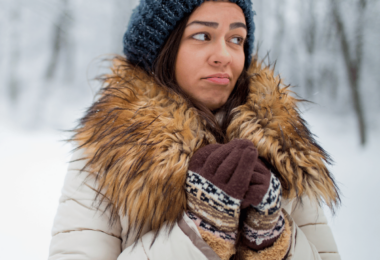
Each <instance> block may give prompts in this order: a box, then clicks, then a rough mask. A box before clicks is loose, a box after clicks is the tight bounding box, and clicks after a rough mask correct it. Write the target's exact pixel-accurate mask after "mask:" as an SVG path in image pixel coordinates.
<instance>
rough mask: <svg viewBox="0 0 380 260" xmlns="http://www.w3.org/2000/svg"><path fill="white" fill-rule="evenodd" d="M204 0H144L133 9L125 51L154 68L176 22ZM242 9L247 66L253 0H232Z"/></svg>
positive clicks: (144, 66)
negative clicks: (244, 20) (245, 36)
mask: <svg viewBox="0 0 380 260" xmlns="http://www.w3.org/2000/svg"><path fill="white" fill-rule="evenodd" d="M203 2H204V1H203V0H141V1H140V4H139V5H138V6H137V7H136V8H135V9H134V10H133V13H132V16H131V18H130V21H129V24H128V29H127V31H126V33H125V35H124V39H123V42H124V54H125V55H126V57H127V59H128V60H129V61H131V62H132V63H135V64H138V65H139V66H141V67H142V68H144V69H145V70H146V71H148V72H149V71H151V70H152V66H153V63H154V61H155V59H156V58H157V56H158V54H159V52H160V50H161V48H162V46H163V45H164V43H165V41H166V39H167V38H168V37H169V35H170V33H171V32H172V31H173V30H174V28H175V26H176V25H177V23H178V22H179V21H180V20H181V19H182V18H183V17H185V15H187V14H190V13H191V12H192V11H193V10H194V9H195V8H196V7H198V6H199V5H201V4H202V3H203ZM230 2H232V3H236V4H237V5H238V6H240V8H241V9H242V10H243V13H244V16H245V19H246V25H247V30H248V32H247V41H246V44H245V46H244V51H245V67H246V68H248V66H249V64H250V63H251V59H252V51H253V42H254V31H255V24H254V22H253V16H254V14H255V13H254V12H253V10H252V3H251V1H250V0H230Z"/></svg>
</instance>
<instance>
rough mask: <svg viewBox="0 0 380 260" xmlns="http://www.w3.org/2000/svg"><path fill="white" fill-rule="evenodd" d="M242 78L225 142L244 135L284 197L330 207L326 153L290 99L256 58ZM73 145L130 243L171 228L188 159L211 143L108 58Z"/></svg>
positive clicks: (193, 114)
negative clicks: (241, 100) (124, 223)
mask: <svg viewBox="0 0 380 260" xmlns="http://www.w3.org/2000/svg"><path fill="white" fill-rule="evenodd" d="M250 73H254V75H255V76H254V77H253V79H252V82H251V84H252V85H251V90H250V91H251V93H250V95H249V97H248V101H247V103H246V104H245V105H243V106H240V107H238V108H236V109H235V110H234V113H235V114H234V117H233V120H232V122H231V124H230V126H229V127H228V129H227V134H228V137H229V138H230V140H232V139H234V138H246V139H249V140H251V141H252V142H253V143H254V144H255V145H256V146H257V147H258V150H259V154H260V156H262V157H263V158H265V159H266V160H267V161H268V162H270V163H271V164H272V165H273V166H274V168H275V169H276V170H277V171H278V172H279V174H280V177H281V179H282V184H283V188H284V191H285V195H286V197H288V198H292V197H295V196H298V197H300V196H301V195H303V194H304V193H306V194H307V195H309V196H310V197H311V198H315V199H317V200H318V201H321V200H325V201H326V202H327V203H328V204H329V205H330V206H331V205H332V204H333V202H337V201H338V200H339V197H338V192H337V190H336V187H335V184H334V182H333V180H332V178H331V175H330V173H329V172H328V170H327V168H326V166H325V164H324V161H328V156H327V154H326V153H325V152H324V151H323V150H322V148H320V147H319V146H318V145H317V144H316V143H315V142H314V140H313V138H312V135H311V134H310V132H309V131H308V129H307V128H306V126H305V123H304V121H303V120H302V119H301V118H300V116H299V113H298V112H297V108H296V103H297V100H296V99H295V98H293V97H291V96H290V91H289V90H288V89H287V88H280V85H281V80H280V79H279V78H278V77H275V76H274V74H273V70H271V69H269V68H268V67H265V68H262V65H261V64H260V63H259V62H258V61H257V60H256V59H254V60H253V61H252V64H251V68H250ZM73 140H74V141H76V142H77V143H78V144H79V146H78V149H84V151H85V154H86V158H84V159H86V160H87V164H86V166H85V167H84V169H83V171H86V172H89V173H90V174H94V175H95V176H96V179H97V181H98V183H99V187H98V189H97V192H98V196H99V197H101V200H100V201H101V202H102V201H107V202H108V207H107V209H110V210H111V221H112V220H115V219H117V218H118V217H119V215H120V216H127V217H128V218H127V219H128V233H127V237H128V236H129V234H130V232H132V231H133V230H135V231H137V237H136V238H135V241H137V239H139V238H140V237H141V235H142V234H141V232H142V229H143V227H149V228H150V229H151V230H154V231H156V232H158V231H159V229H160V228H161V227H162V226H163V224H164V223H165V222H167V223H168V224H169V225H171V226H172V227H173V226H174V224H175V222H176V221H178V220H179V219H180V218H181V217H182V215H183V212H184V210H185V208H186V201H187V200H186V194H185V189H184V188H183V186H184V184H185V178H186V173H187V168H188V163H189V159H190V157H191V156H192V154H193V153H194V152H195V151H196V150H197V149H199V148H200V147H201V146H202V144H203V143H204V142H203V141H204V140H206V141H207V143H215V142H216V140H215V138H214V137H213V136H212V135H211V134H210V133H209V132H208V131H207V130H206V127H205V125H204V122H202V121H201V120H200V117H199V116H198V113H197V111H196V110H195V109H194V108H189V106H188V105H187V103H186V102H185V100H183V99H182V98H181V97H180V96H178V95H177V94H175V93H172V92H169V91H167V90H165V89H164V88H162V87H160V86H158V85H156V84H155V83H154V81H153V78H152V77H151V76H150V75H148V74H147V73H146V72H145V71H144V70H142V69H139V68H136V67H134V66H132V65H130V64H129V63H128V61H126V60H125V58H122V57H118V58H116V59H115V60H114V66H113V68H112V73H111V74H110V75H108V76H107V77H106V78H105V87H104V88H102V89H101V91H100V99H99V100H98V101H97V102H95V103H94V104H93V105H92V106H91V107H90V108H89V110H88V111H87V114H86V116H85V117H84V118H82V120H81V122H80V126H79V127H78V128H77V129H76V134H75V136H74V137H73ZM156 234H158V233H156Z"/></svg>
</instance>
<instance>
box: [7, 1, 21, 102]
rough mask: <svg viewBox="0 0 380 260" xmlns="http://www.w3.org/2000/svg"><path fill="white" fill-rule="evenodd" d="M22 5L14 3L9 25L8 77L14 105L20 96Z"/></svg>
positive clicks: (17, 2) (10, 94)
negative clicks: (19, 71) (19, 68)
mask: <svg viewBox="0 0 380 260" xmlns="http://www.w3.org/2000/svg"><path fill="white" fill-rule="evenodd" d="M20 20H21V5H20V4H19V0H15V1H13V2H12V6H11V11H10V16H9V24H10V25H11V29H10V45H9V47H10V51H9V54H10V58H9V74H8V75H9V76H8V89H9V96H10V99H11V101H12V103H16V102H17V99H18V97H19V95H20V84H19V80H18V78H19V75H18V72H17V71H18V67H19V63H20V51H21V50H20V33H21V30H20V29H21V28H20V27H21V21H20Z"/></svg>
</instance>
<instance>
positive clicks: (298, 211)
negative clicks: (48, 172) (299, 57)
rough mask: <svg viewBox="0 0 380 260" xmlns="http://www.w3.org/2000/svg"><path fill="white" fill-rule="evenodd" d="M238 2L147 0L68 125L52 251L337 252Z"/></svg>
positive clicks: (301, 144) (311, 159) (292, 115)
mask: <svg viewBox="0 0 380 260" xmlns="http://www.w3.org/2000/svg"><path fill="white" fill-rule="evenodd" d="M253 31H254V24H253V12H252V10H251V3H250V1H249V0H242V1H230V2H225V1H216V2H215V1H212V2H211V1H206V2H204V3H203V1H185V0H183V1H142V2H141V3H140V5H139V6H138V7H137V9H136V10H135V11H134V13H133V15H132V17H131V21H130V25H129V28H128V30H127V32H126V34H125V38H124V53H125V54H126V58H123V57H117V58H116V59H115V60H114V66H113V68H112V74H110V75H108V76H107V77H106V78H105V87H104V88H103V89H102V90H101V93H100V94H101V96H100V99H99V100H98V101H97V102H95V103H94V104H93V105H92V107H91V108H90V109H89V110H88V112H87V114H86V116H85V117H84V118H83V119H82V120H81V124H80V126H79V127H78V129H77V130H76V134H75V136H74V138H73V140H75V142H76V143H77V144H78V147H77V151H76V153H75V154H74V159H73V162H72V163H71V165H70V168H69V172H68V174H67V177H66V180H65V185H64V188H63V190H62V193H63V194H62V197H61V200H60V206H59V208H58V213H57V216H56V219H55V223H54V227H53V232H52V233H53V238H52V242H51V246H50V258H49V259H119V260H126V259H302V260H305V259H321V258H323V259H340V257H339V254H338V253H337V249H336V245H335V242H334V239H333V237H332V234H331V231H330V229H329V227H328V226H327V223H326V218H325V216H324V214H323V211H322V210H321V208H320V207H319V204H320V203H321V202H322V201H324V202H326V203H327V204H328V205H329V206H330V207H331V208H333V207H334V205H336V204H337V203H339V194H338V190H337V187H336V186H335V184H334V181H333V179H332V177H331V175H330V173H329V172H328V170H327V168H326V166H325V163H324V162H328V160H329V158H328V156H327V154H326V153H325V152H324V150H323V149H322V148H321V147H319V146H318V145H317V144H316V143H315V141H314V139H313V138H312V134H311V133H310V132H309V131H308V129H307V128H306V126H305V124H304V121H303V120H302V118H301V117H300V116H299V114H298V112H297V107H296V103H297V101H298V100H296V99H295V98H293V97H291V96H290V91H289V90H288V89H287V88H281V87H280V86H281V85H282V83H281V80H280V79H279V77H275V76H274V73H273V70H272V69H270V68H268V67H263V66H262V65H261V64H260V63H259V62H258V61H257V59H256V57H253V59H252V55H251V54H252V46H253Z"/></svg>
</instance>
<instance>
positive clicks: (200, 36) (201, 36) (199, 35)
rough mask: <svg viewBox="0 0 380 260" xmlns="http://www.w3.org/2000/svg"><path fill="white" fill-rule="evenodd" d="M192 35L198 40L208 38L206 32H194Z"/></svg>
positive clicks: (206, 39)
mask: <svg viewBox="0 0 380 260" xmlns="http://www.w3.org/2000/svg"><path fill="white" fill-rule="evenodd" d="M192 37H193V38H194V39H196V40H198V41H208V40H210V36H209V35H208V34H207V33H197V34H194V35H193V36H192Z"/></svg>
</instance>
